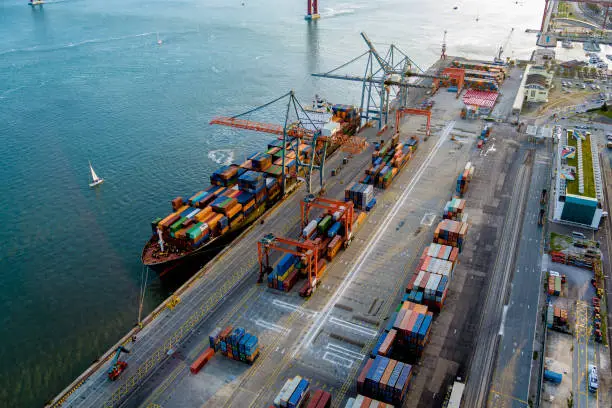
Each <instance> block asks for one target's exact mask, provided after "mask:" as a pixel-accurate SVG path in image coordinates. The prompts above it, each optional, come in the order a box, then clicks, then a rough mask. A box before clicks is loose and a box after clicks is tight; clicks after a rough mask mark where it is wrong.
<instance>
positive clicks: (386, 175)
mask: <svg viewBox="0 0 612 408" xmlns="http://www.w3.org/2000/svg"><path fill="white" fill-rule="evenodd" d="M391 176H393V171H391V170H389V171H388V172H387V174H385V176H384V177H383V181H385V182H387V181H389V180H391Z"/></svg>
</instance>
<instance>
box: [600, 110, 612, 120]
mask: <svg viewBox="0 0 612 408" xmlns="http://www.w3.org/2000/svg"><path fill="white" fill-rule="evenodd" d="M597 113H599V114H600V115H603V116H605V117H607V118H609V119H612V110H611V109H608V110H607V111H605V112H604V111H602V110H601V109H600V110H598V111H597Z"/></svg>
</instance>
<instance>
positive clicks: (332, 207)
mask: <svg viewBox="0 0 612 408" xmlns="http://www.w3.org/2000/svg"><path fill="white" fill-rule="evenodd" d="M313 208H319V209H322V210H325V211H326V213H327V214H329V215H331V216H333V215H334V214H336V213H337V214H338V218H337V220H336V221H340V222H341V223H342V224H344V234H343V236H344V246H345V248H346V247H347V246H348V245H350V242H351V240H352V238H353V220H354V217H355V208H354V204H353V202H352V201H348V202H344V201H337V200H330V199H329V198H324V197H315V196H314V195H312V194H309V195H307V196H306V197H304V200H302V201H301V202H300V214H301V218H302V228H305V227H306V225H308V223H309V222H310V220H309V215H310V210H311V209H313Z"/></svg>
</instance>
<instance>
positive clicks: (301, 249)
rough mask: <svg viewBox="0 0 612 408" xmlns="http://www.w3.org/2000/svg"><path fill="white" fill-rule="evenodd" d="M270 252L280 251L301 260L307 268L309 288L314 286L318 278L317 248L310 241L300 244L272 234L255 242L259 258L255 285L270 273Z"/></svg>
mask: <svg viewBox="0 0 612 408" xmlns="http://www.w3.org/2000/svg"><path fill="white" fill-rule="evenodd" d="M271 250H276V251H281V252H284V253H286V254H292V255H295V256H297V257H299V258H301V260H302V263H303V264H305V265H306V268H307V273H308V282H309V283H310V287H311V288H312V287H314V286H315V285H316V279H318V278H319V268H318V266H319V247H318V246H317V245H315V244H314V242H312V241H305V242H300V241H296V240H293V239H288V238H280V237H276V236H274V234H268V235H266V236H265V237H263V238H262V239H261V240H260V241H259V242H257V257H258V258H259V279H258V280H257V283H261V282H263V275H264V273H270V272H272V267H271V266H270V251H271ZM313 277H314V279H313Z"/></svg>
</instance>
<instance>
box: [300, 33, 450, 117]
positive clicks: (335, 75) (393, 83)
mask: <svg viewBox="0 0 612 408" xmlns="http://www.w3.org/2000/svg"><path fill="white" fill-rule="evenodd" d="M361 37H362V38H363V40H364V41H365V43H366V45H367V46H368V50H367V51H366V52H364V53H363V54H361V55H359V56H358V57H356V58H354V59H352V60H350V61H349V62H347V63H345V64H343V65H341V66H339V67H337V68H334V69H332V70H331V71H328V72H326V73H320V74H312V76H315V77H321V78H332V79H342V80H347V81H356V82H361V83H362V90H361V109H360V112H361V119H362V121H365V122H366V123H367V122H369V121H375V122H376V123H377V126H378V129H381V128H382V127H383V126H385V125H387V119H388V116H389V111H390V109H391V103H392V95H391V90H392V89H393V90H394V91H395V95H393V96H394V97H395V98H396V102H397V106H398V107H405V106H407V104H408V88H424V89H431V88H432V87H431V86H428V85H420V84H415V83H413V82H411V78H412V77H424V78H439V77H438V76H435V75H428V74H425V73H424V71H423V70H422V69H421V68H420V67H419V66H418V65H417V64H416V63H415V62H414V61H413V60H412V59H410V57H409V56H408V55H406V54H405V53H404V52H403V51H402V50H400V49H399V48H398V47H397V46H396V45H394V44H391V46H390V47H389V49H388V51H387V53H386V54H384V57H383V54H380V53H379V52H378V50H377V49H376V48H375V47H374V44H373V43H372V42H371V41H370V39H369V38H368V36H367V35H366V34H365V33H361ZM363 57H366V58H367V61H366V69H365V74H364V75H363V76H359V75H352V74H341V73H340V72H341V71H342V70H343V69H344V68H345V67H347V66H348V65H350V64H352V63H354V62H356V61H358V60H360V59H362V58H363ZM413 68H416V69H417V71H416V72H415V71H414V70H413Z"/></svg>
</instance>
